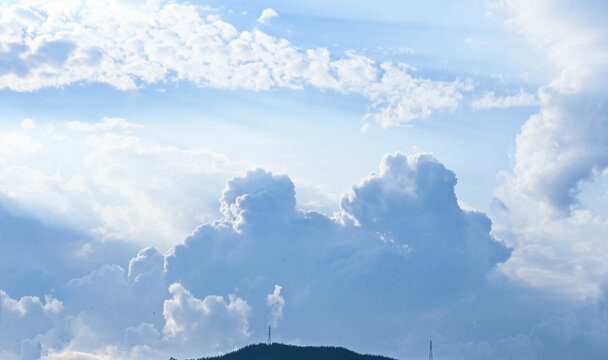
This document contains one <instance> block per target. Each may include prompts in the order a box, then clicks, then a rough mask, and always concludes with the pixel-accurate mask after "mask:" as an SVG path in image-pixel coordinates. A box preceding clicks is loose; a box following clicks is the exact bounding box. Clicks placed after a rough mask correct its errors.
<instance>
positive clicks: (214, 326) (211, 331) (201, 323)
mask: <svg viewBox="0 0 608 360" xmlns="http://www.w3.org/2000/svg"><path fill="white" fill-rule="evenodd" d="M169 292H170V293H171V295H172V296H173V297H172V298H171V299H168V300H165V303H164V306H163V316H164V318H165V327H164V328H163V333H164V334H165V336H167V337H168V338H170V339H171V340H175V341H177V342H178V343H182V344H183V343H191V344H196V345H197V346H198V347H199V349H200V350H199V351H204V352H212V351H217V350H219V349H221V348H225V347H226V344H228V345H231V346H233V344H238V343H241V342H242V341H243V340H245V339H247V338H248V337H249V332H248V331H249V322H248V318H249V316H250V313H251V307H250V306H249V305H247V302H246V301H244V300H243V299H240V298H237V297H235V296H233V295H231V296H230V297H229V302H226V301H225V300H224V298H223V297H221V296H207V297H205V298H204V299H202V300H201V299H197V298H195V297H194V296H192V294H191V293H190V292H189V291H188V290H186V289H185V288H184V287H183V286H182V285H181V284H178V283H175V284H172V285H171V286H170V287H169Z"/></svg>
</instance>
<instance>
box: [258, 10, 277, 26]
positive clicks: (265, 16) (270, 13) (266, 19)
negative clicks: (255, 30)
mask: <svg viewBox="0 0 608 360" xmlns="http://www.w3.org/2000/svg"><path fill="white" fill-rule="evenodd" d="M278 16H279V14H277V12H276V11H274V10H273V9H271V8H268V9H264V11H262V15H260V17H259V18H258V20H257V21H258V22H259V23H260V24H268V23H270V20H271V19H272V18H275V17H278Z"/></svg>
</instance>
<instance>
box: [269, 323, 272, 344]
mask: <svg viewBox="0 0 608 360" xmlns="http://www.w3.org/2000/svg"><path fill="white" fill-rule="evenodd" d="M270 344H272V341H271V340H270V325H268V345H270Z"/></svg>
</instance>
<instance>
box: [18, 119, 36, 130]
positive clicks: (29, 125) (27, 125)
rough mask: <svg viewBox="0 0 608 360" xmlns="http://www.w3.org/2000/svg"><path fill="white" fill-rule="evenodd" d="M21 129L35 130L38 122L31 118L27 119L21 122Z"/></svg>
mask: <svg viewBox="0 0 608 360" xmlns="http://www.w3.org/2000/svg"><path fill="white" fill-rule="evenodd" d="M21 128H23V129H25V130H33V129H35V128H36V122H34V120H32V119H30V118H25V119H23V121H22V122H21Z"/></svg>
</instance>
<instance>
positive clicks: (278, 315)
mask: <svg viewBox="0 0 608 360" xmlns="http://www.w3.org/2000/svg"><path fill="white" fill-rule="evenodd" d="M281 289H282V287H281V286H280V285H275V286H274V291H273V292H272V293H271V294H268V295H266V305H268V306H270V308H271V312H270V324H271V325H272V326H273V327H275V328H276V327H277V326H279V321H280V320H281V319H282V318H283V307H285V299H284V298H283V297H282V296H281Z"/></svg>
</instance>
